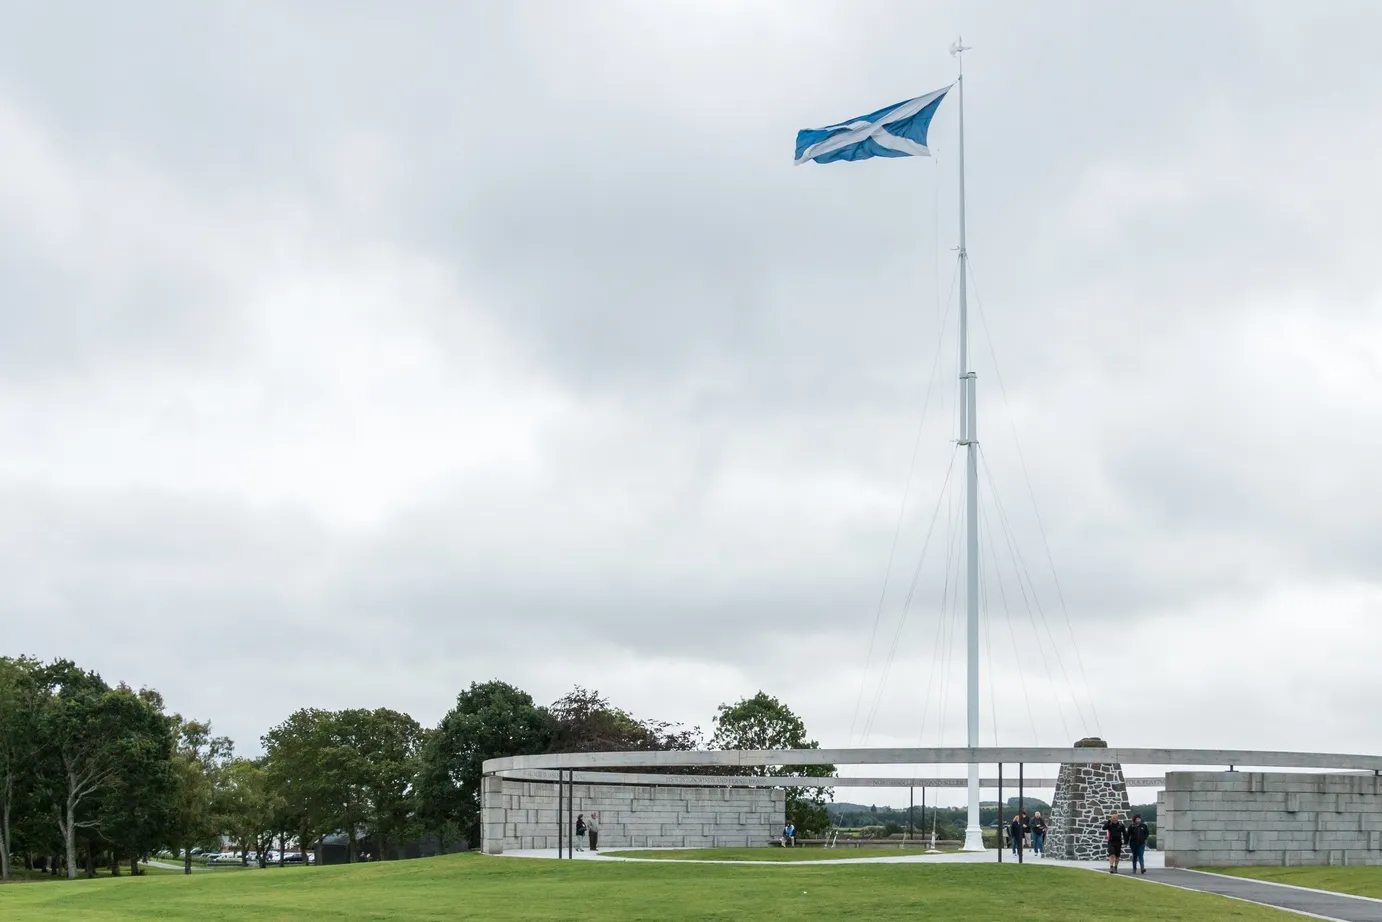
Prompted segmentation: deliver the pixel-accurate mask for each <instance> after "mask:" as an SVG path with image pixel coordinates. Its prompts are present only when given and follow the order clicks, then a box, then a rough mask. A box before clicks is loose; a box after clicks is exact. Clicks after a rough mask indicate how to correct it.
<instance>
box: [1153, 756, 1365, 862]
mask: <svg viewBox="0 0 1382 922" xmlns="http://www.w3.org/2000/svg"><path fill="white" fill-rule="evenodd" d="M1157 802H1158V807H1157V844H1158V845H1159V846H1160V847H1161V849H1162V850H1163V851H1164V852H1165V853H1166V864H1167V866H1168V867H1177V868H1192V867H1232V866H1243V865H1298V864H1299V865H1382V778H1379V777H1378V776H1377V775H1374V774H1351V773H1350V774H1343V773H1340V774H1310V775H1306V774H1296V773H1288V772H1168V773H1167V775H1166V790H1165V791H1164V792H1163V793H1162V794H1161V795H1160V796H1159V797H1158V801H1157Z"/></svg>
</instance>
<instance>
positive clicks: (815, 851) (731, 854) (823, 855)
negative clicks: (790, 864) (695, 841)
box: [600, 845, 926, 861]
mask: <svg viewBox="0 0 1382 922" xmlns="http://www.w3.org/2000/svg"><path fill="white" fill-rule="evenodd" d="M600 854H602V855H610V856H612V857H615V858H644V859H661V860H670V861H833V860H835V859H837V858H840V859H843V858H886V857H889V856H894V857H895V856H897V855H924V854H926V849H924V848H896V847H894V848H886V847H882V846H876V845H875V846H873V847H869V846H860V847H859V848H669V849H658V850H655V851H638V850H634V851H626V852H618V851H615V852H601V853H600Z"/></svg>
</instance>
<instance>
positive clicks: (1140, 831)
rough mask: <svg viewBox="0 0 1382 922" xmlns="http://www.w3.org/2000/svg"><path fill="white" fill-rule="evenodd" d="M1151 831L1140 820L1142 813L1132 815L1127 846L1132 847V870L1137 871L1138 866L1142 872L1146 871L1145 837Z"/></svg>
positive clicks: (1146, 837)
mask: <svg viewBox="0 0 1382 922" xmlns="http://www.w3.org/2000/svg"><path fill="white" fill-rule="evenodd" d="M1151 834H1152V831H1151V830H1150V829H1148V828H1147V824H1146V823H1144V822H1142V814H1141V813H1134V814H1133V815H1132V825H1131V826H1129V827H1128V847H1129V848H1131V849H1132V872H1133V873H1134V874H1136V873H1137V869H1138V867H1139V866H1140V867H1141V868H1142V873H1143V874H1146V873H1147V839H1148V838H1149V837H1150V836H1151Z"/></svg>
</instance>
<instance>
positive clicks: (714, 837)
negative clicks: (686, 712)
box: [480, 776, 787, 855]
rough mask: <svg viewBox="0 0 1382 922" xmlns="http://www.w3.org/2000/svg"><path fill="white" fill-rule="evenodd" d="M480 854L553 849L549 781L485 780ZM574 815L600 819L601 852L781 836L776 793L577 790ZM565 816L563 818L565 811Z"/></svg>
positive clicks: (783, 804) (757, 842) (781, 798)
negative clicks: (482, 852) (597, 816)
mask: <svg viewBox="0 0 1382 922" xmlns="http://www.w3.org/2000/svg"><path fill="white" fill-rule="evenodd" d="M483 784H484V788H483V804H482V807H481V816H480V825H481V839H482V842H481V849H482V850H483V851H484V852H486V853H488V854H491V855H497V854H501V853H502V852H504V851H506V850H510V851H511V850H515V849H530V848H553V849H554V848H556V847H557V786H556V784H555V783H554V782H542V781H512V780H509V779H505V778H498V777H494V776H490V777H487V778H485V779H484V782H483ZM574 793H575V802H574V805H573V806H574V808H575V809H574V812H573V813H572V814H571V815H572V816H574V815H575V814H578V813H583V814H585V816H586V817H587V818H589V816H590V814H591V813H592V812H595V811H599V814H600V848H601V850H602V851H603V850H604V849H615V848H729V847H733V848H742V847H757V846H767V845H768V844H769V843H770V841H771V840H772V839H774V838H777V837H779V836H781V834H782V826H783V823H784V822H785V821H786V816H787V799H786V798H787V795H786V792H785V791H783V790H782V789H781V788H734V787H694V786H689V785H688V786H677V785H666V786H663V785H659V786H656V787H653V786H648V785H626V784H576V785H575V786H574ZM563 812H565V811H564V810H563Z"/></svg>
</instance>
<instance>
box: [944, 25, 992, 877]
mask: <svg viewBox="0 0 1382 922" xmlns="http://www.w3.org/2000/svg"><path fill="white" fill-rule="evenodd" d="M968 50H969V49H968V47H966V46H965V44H964V43H963V41H962V40H960V39H956V40H955V42H954V44H952V45H951V46H950V53H951V54H952V55H953V56H954V57H955V59H956V61H957V62H962V60H963V59H962V58H961V57H960V55H961V54H963V53H964V52H965V51H968ZM959 68H960V74H959V77H958V78H957V79H956V81H955V82H956V84H957V86H956V89H957V90H958V92H957V93H956V95H957V96H958V97H959V100H958V102H959V120H960V408H961V410H960V419H961V423H960V435H961V438H960V444H961V445H963V446H965V454H966V457H965V558H966V561H965V563H966V567H965V570H966V573H965V576H966V577H967V579H966V592H965V615H966V618H965V621H966V628H967V630H966V634H967V637H966V640H967V644H966V647H967V649H966V653H967V654H968V655H967V657H966V660H967V666H968V668H967V670H966V673H967V674H966V676H965V686H966V687H965V699H966V704H967V707H966V709H965V710H966V715H965V716H966V718H967V719H966V730H967V734H966V735H967V741H966V745H967V746H969V747H970V748H971V749H972V748H975V747H977V746H978V745H979V428H978V424H977V421H976V412H975V410H976V404H977V402H978V394H977V389H976V387H975V375H974V370H973V369H972V368H970V366H969V279H968V276H969V271H968V270H969V251H968V249H966V246H965V84H964V64H963V63H960V64H959ZM968 812H969V816H968V822H967V823H966V826H965V844H964V850H965V851H967V852H981V851H983V850H984V831H983V827H982V826H981V825H980V823H979V765H978V763H976V762H971V763H970V764H969V811H968Z"/></svg>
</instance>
